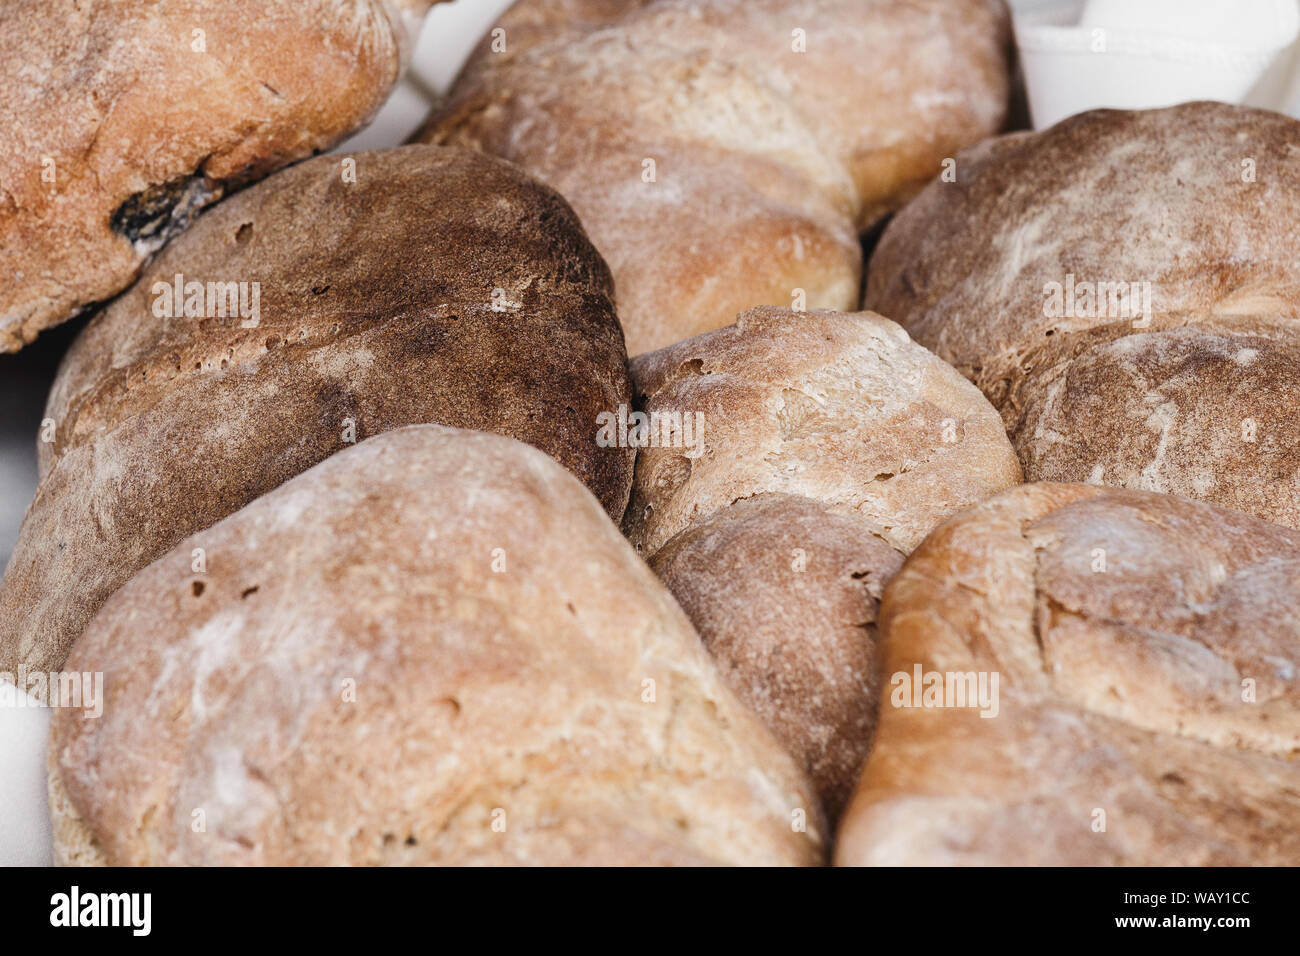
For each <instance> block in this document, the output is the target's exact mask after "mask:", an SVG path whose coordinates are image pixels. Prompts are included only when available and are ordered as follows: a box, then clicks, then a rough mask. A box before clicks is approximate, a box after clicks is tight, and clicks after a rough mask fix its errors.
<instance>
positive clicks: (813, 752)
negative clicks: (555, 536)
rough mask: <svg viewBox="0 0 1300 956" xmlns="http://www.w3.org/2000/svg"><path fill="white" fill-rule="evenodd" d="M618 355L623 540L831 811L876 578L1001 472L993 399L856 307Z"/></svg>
mask: <svg viewBox="0 0 1300 956" xmlns="http://www.w3.org/2000/svg"><path fill="white" fill-rule="evenodd" d="M632 368H633V377H634V380H635V384H636V390H637V401H638V407H639V408H640V409H642V414H644V415H645V416H646V420H645V421H644V422H641V423H639V424H640V425H641V426H642V427H644V428H645V429H646V430H647V432H648V436H649V441H648V447H643V448H641V449H640V452H639V454H638V458H637V469H636V479H635V482H634V486H633V496H632V503H631V504H630V505H629V509H628V519H627V523H626V530H627V531H628V534H629V537H630V538H631V539H632V541H633V542H634V543H635V544H636V545H637V546H638V547H639V548H640V549H641V550H642V551H643V553H645V554H647V555H648V556H650V560H651V565H652V567H653V568H654V569H655V571H656V572H657V573H658V574H659V575H660V577H662V578H663V580H664V581H665V582H666V583H667V584H668V586H669V588H671V589H672V591H673V594H674V595H675V596H676V597H677V599H678V601H680V602H681V605H682V607H683V609H684V610H685V611H686V613H687V614H688V615H689V616H690V618H691V621H692V622H693V623H694V624H695V626H696V628H697V629H698V630H699V632H700V635H701V637H702V638H703V639H704V643H705V645H706V646H707V647H708V648H709V650H710V651H711V652H712V653H713V655H714V657H715V658H716V659H717V660H718V662H719V664H720V666H721V667H722V671H723V676H724V677H725V678H726V680H727V682H728V683H729V684H730V685H731V687H732V689H734V690H735V691H736V693H737V694H738V695H739V696H740V697H741V699H742V700H744V701H745V702H746V703H748V704H750V706H752V707H753V708H754V710H755V711H756V712H757V713H758V714H759V715H760V716H762V717H763V719H764V720H765V721H766V722H767V724H768V726H769V727H771V728H772V730H773V732H774V733H775V734H776V735H777V737H778V738H779V739H780V740H781V741H782V742H783V743H784V744H786V746H787V747H789V748H790V751H791V753H793V754H795V756H797V757H798V758H799V760H800V762H801V763H802V765H803V766H804V768H805V769H806V770H807V771H808V773H809V774H810V775H811V776H812V778H813V779H814V781H815V782H816V784H817V788H818V792H819V794H820V796H821V798H822V801H823V804H824V806H825V808H826V811H827V813H828V814H829V815H830V816H831V817H832V819H833V818H834V817H835V816H837V815H838V813H839V812H840V810H841V809H842V808H843V806H844V803H845V801H846V799H847V798H848V795H849V791H850V790H851V789H852V787H853V782H854V781H855V780H856V779H857V773H858V770H859V768H860V766H861V763H862V760H863V758H864V757H865V756H866V754H867V751H868V750H869V748H870V746H871V735H872V730H873V727H874V724H875V712H876V707H877V693H876V681H875V670H876V665H877V663H878V661H877V654H876V646H875V645H876V627H875V622H876V609H877V606H878V603H879V600H880V595H881V589H882V587H883V586H884V583H885V581H887V580H888V579H889V577H890V575H892V574H893V573H894V571H895V570H897V568H898V566H899V564H900V562H901V561H902V556H903V555H904V554H906V553H907V552H908V551H909V550H910V549H911V548H912V547H914V546H915V545H916V543H917V542H918V541H920V540H921V538H923V537H924V536H925V535H926V534H927V533H928V532H929V531H930V529H931V528H933V527H934V526H935V525H937V524H938V523H939V522H941V521H942V520H943V519H944V518H946V517H948V516H949V515H951V514H952V513H954V512H955V511H958V510H960V509H961V508H965V507H967V506H969V505H972V504H974V503H975V502H978V501H980V500H982V499H984V498H985V497H987V496H988V495H991V494H993V493H995V492H997V491H1000V490H1002V489H1003V488H1005V487H1006V486H1008V485H1011V484H1015V483H1017V482H1018V481H1019V480H1020V469H1019V466H1018V465H1017V464H1016V460H1015V454H1014V453H1013V452H1012V450H1011V444H1010V443H1009V442H1008V441H1007V436H1006V434H1005V433H1004V432H1003V431H1002V424H1001V422H1000V421H999V420H998V415H997V412H995V411H994V410H993V408H992V406H990V405H989V403H988V401H987V400H986V399H985V398H984V397H983V396H982V395H980V393H979V390H978V389H976V388H975V387H974V386H973V385H971V384H970V383H969V382H967V381H966V380H965V379H963V378H962V377H961V376H960V375H958V374H957V372H956V371H955V370H953V369H952V368H950V367H949V366H947V365H945V364H944V363H943V362H941V361H939V360H938V359H937V358H935V357H934V356H933V355H931V354H930V353H929V352H927V351H926V350H925V349H923V348H921V347H920V346H919V345H916V344H915V343H914V342H912V341H911V340H910V339H908V337H907V335H906V333H904V332H903V331H902V329H900V328H899V327H898V326H897V325H895V324H894V323H892V322H889V321H888V320H886V319H882V318H881V317H880V316H878V315H873V314H871V313H857V314H841V313H833V312H807V313H800V312H792V311H789V310H785V309H770V308H769V309H754V310H751V311H749V312H746V313H745V314H743V315H742V316H740V318H739V319H738V320H737V322H736V324H735V325H732V326H728V327H727V328H725V329H718V330H716V331H713V332H707V333H704V334H703V335H699V336H696V337H695V338H693V339H689V340H687V341H686V342H682V343H679V344H678V345H675V346H672V347H670V348H667V349H662V350H660V351H658V352H653V353H651V354H649V355H643V356H640V357H639V358H637V359H635V360H634V361H633V363H632ZM679 439H680V440H679Z"/></svg>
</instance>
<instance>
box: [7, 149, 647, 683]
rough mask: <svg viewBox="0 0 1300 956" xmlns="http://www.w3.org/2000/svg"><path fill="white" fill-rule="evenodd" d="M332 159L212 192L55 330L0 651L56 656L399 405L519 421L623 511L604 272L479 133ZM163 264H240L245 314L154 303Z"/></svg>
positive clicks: (213, 267) (615, 344)
mask: <svg viewBox="0 0 1300 956" xmlns="http://www.w3.org/2000/svg"><path fill="white" fill-rule="evenodd" d="M352 159H354V160H355V164H356V169H355V171H356V177H355V178H356V181H355V182H350V181H347V180H346V179H345V178H344V176H343V172H344V171H343V168H342V166H341V160H340V159H339V158H336V157H330V158H327V157H321V158H319V159H315V160H312V161H309V162H307V163H303V164H300V165H298V166H295V167H293V168H292V169H289V170H285V171H283V172H281V173H278V174H277V175H276V176H274V177H272V178H271V179H269V180H267V181H266V182H264V183H262V184H259V185H258V186H256V187H254V188H252V189H250V190H247V191H245V192H243V193H240V194H239V195H237V196H235V197H232V198H231V199H229V200H228V201H226V202H224V203H222V204H221V205H219V206H218V207H216V208H215V209H214V210H212V211H211V212H209V213H207V214H206V215H205V216H204V217H203V218H202V219H201V220H200V221H199V222H198V223H197V224H196V225H195V226H194V228H193V229H191V230H190V231H189V232H187V233H186V234H185V235H184V236H182V237H181V238H180V239H179V240H177V242H175V243H173V244H172V245H171V246H170V247H169V248H168V249H167V250H166V251H165V252H164V253H163V254H162V255H161V256H160V257H159V258H158V259H157V260H156V262H155V263H154V264H153V266H152V267H151V268H150V270H149V271H148V273H147V274H146V275H145V276H144V278H143V279H142V280H141V281H140V282H139V283H138V284H137V285H136V286H135V287H134V288H133V289H131V290H130V291H128V292H127V293H125V294H124V295H123V296H122V297H121V298H119V299H118V300H117V301H116V302H114V303H113V305H111V306H110V307H109V308H108V309H106V310H105V311H104V312H103V313H102V314H101V315H99V316H98V317H97V318H96V319H95V320H94V321H93V322H92V323H91V324H90V325H89V326H88V327H87V329H86V330H85V331H84V332H83V334H82V335H81V336H80V337H79V339H78V340H77V342H76V343H75V344H74V345H73V347H72V349H71V351H70V353H69V354H68V356H67V358H66V359H65V362H64V366H63V368H62V370H61V372H60V375H59V378H58V381H57V382H56V383H55V386H54V390H53V392H52V394H51V397H50V401H49V405H48V412H47V414H48V415H49V417H50V418H52V419H54V421H55V422H56V423H57V441H56V442H55V443H54V444H53V445H52V446H51V447H50V448H47V449H46V450H45V451H44V457H43V461H42V471H43V478H42V481H41V485H40V487H39V489H38V491H37V495H36V499H35V501H34V503H33V505H32V507H31V510H30V511H29V513H28V515H27V519H26V521H25V522H24V525H23V528H22V531H21V533H20V536H19V540H18V543H17V546H16V548H15V551H14V555H13V558H12V560H11V563H10V565H9V568H8V570H7V572H6V575H5V579H4V582H3V585H0V609H3V615H0V618H2V619H0V662H3V664H5V665H8V666H0V670H13V667H14V666H16V665H17V664H18V663H20V662H24V663H27V664H28V665H29V666H30V667H33V668H40V669H49V668H52V667H57V666H58V665H59V664H60V663H61V662H62V660H63V658H64V657H65V656H66V653H67V650H68V648H69V646H70V645H71V642H72V641H73V640H75V638H76V636H77V634H78V633H79V632H80V630H81V628H82V627H83V626H84V625H85V623H86V621H88V620H89V618H90V616H91V615H92V614H93V613H94V611H95V610H96V608H98V606H99V605H100V604H101V603H102V602H103V600H104V599H105V598H106V597H107V596H108V595H109V594H110V593H111V592H112V591H113V590H114V589H115V588H117V587H118V586H119V585H121V584H122V583H123V582H124V581H125V580H126V579H127V578H128V577H129V576H130V575H131V574H132V573H134V572H135V571H136V570H138V569H139V568H141V567H143V566H144V565H146V564H148V563H149V562H150V561H152V560H154V559H155V558H157V557H158V556H159V555H161V554H163V553H164V552H166V551H167V550H168V549H169V548H171V547H172V546H173V545H174V544H175V543H176V542H177V541H179V540H180V539H181V538H183V537H185V536H186V535H188V534H191V533H193V532H195V531H197V530H199V529H201V528H205V527H207V526H208V525H210V524H212V523H213V522H215V521H217V520H218V519H220V518H222V517H224V516H226V515H228V514H230V513H231V512H233V511H235V510H237V509H239V508H240V507H242V506H243V505H245V504H247V503H248V502H249V501H252V500H253V499H254V498H256V497H257V496H258V495H261V494H263V493H265V492H267V491H269V490H270V489H272V488H274V487H276V486H277V485H279V484H281V483H282V482H283V481H285V480H286V479H288V478H290V477H292V476H294V475H296V474H298V473H300V472H302V471H303V470H305V469H306V468H308V467H310V466H311V465H313V464H315V463H316V462H318V461H320V460H321V459H322V458H324V457H326V456H327V455H330V454H332V453H333V452H335V451H337V450H339V449H341V448H344V447H347V445H348V444H349V443H350V441H357V440H361V439H364V438H366V437H368V436H370V435H373V434H376V433H378V432H380V431H384V430H387V429H389V428H394V427H397V426H400V425H406V424H412V423H419V422H430V421H433V422H441V423H446V424H452V425H456V426H463V427H471V428H480V429H484V430H488V431H494V432H498V433H502V434H507V435H510V436H512V437H516V438H519V439H521V440H523V441H527V442H529V443H531V444H534V445H536V446H537V447H539V448H541V449H542V450H543V451H546V452H547V453H548V454H551V455H553V456H554V457H555V458H556V459H557V460H559V461H560V463H561V464H563V465H565V466H566V467H568V468H570V469H571V470H573V471H574V472H575V473H576V474H577V475H578V476H579V477H580V478H582V479H583V480H584V481H585V482H586V483H587V484H588V485H589V486H590V487H591V488H592V489H593V491H594V492H595V493H596V494H597V496H598V497H599V498H600V500H601V501H602V503H603V504H604V505H605V507H606V508H607V509H608V510H609V512H610V513H611V515H613V516H614V517H615V518H617V517H619V516H621V515H622V513H623V508H624V505H625V503H626V501H627V496H628V489H629V486H630V483H631V474H632V460H633V456H634V452H633V450H632V449H628V448H600V447H597V444H596V418H597V415H598V414H599V413H600V412H601V411H603V410H606V409H610V408H615V407H617V406H618V405H619V404H620V403H625V402H627V401H628V400H629V398H630V394H631V388H630V380H629V377H628V373H627V370H626V364H625V363H626V358H625V354H624V351H623V344H622V336H621V333H620V330H619V328H618V322H617V319H616V317H615V315H614V309H613V303H612V286H611V283H610V278H609V273H608V270H607V269H606V268H605V266H604V263H603V262H602V261H601V260H600V257H599V256H598V255H597V254H596V252H595V250H593V249H592V247H591V245H590V243H589V242H588V241H587V239H586V237H585V235H584V234H583V232H582V229H581V226H580V225H579V224H578V222H577V219H576V218H575V217H574V215H573V212H572V210H571V209H569V207H568V206H567V204H566V203H565V202H564V200H562V199H561V198H560V197H559V196H557V195H556V194H555V193H554V192H552V191H551V190H549V189H547V188H545V187H544V186H542V185H541V184H539V183H537V182H536V181H535V180H532V179H531V178H529V177H528V176H526V175H525V174H524V173H523V172H521V171H520V170H518V169H516V168H514V167H512V166H509V165H508V164H506V163H503V162H501V161H500V160H497V159H494V158H492V157H488V156H484V155H482V154H480V153H474V152H469V151H465V150H450V149H443V148H440V147H431V146H408V147H402V148H401V149H397V150H386V151H382V152H378V153H368V154H361V155H358V156H356V157H352ZM175 274H181V275H182V276H183V277H184V278H185V279H186V281H189V280H197V281H207V282H210V281H222V282H226V281H246V282H250V283H251V282H258V283H259V284H260V290H261V291H260V313H261V315H260V322H259V324H258V325H257V326H256V327H255V328H244V327H242V326H243V320H241V318H240V317H238V316H236V317H233V318H232V317H226V318H219V317H183V316H182V317H177V318H160V317H157V316H156V315H154V314H153V308H154V305H155V302H157V301H159V293H157V292H155V291H154V283H155V281H157V282H161V283H163V284H164V285H168V284H172V283H173V282H174V278H173V277H174V275H175ZM250 288H251V287H250ZM498 291H499V293H500V294H497V293H498ZM494 305H495V306H496V307H497V308H500V309H501V310H502V311H494Z"/></svg>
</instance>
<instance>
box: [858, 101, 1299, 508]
mask: <svg viewBox="0 0 1300 956" xmlns="http://www.w3.org/2000/svg"><path fill="white" fill-rule="evenodd" d="M1297 139H1300V123H1298V122H1296V121H1295V120H1294V119H1291V118H1289V117H1286V116H1282V115H1280V114H1277V113H1271V112H1267V111H1263V110H1255V109H1250V108H1247V107H1242V106H1230V105H1227V104H1223V103H1187V104H1184V105H1182V106H1175V107H1171V108H1169V109H1162V110H1150V111H1140V112H1123V111H1112V110H1099V111H1095V112H1090V113H1085V114H1082V115H1079V116H1074V117H1071V118H1070V119H1067V120H1064V121H1062V122H1061V123H1059V124H1058V125H1056V126H1054V127H1052V128H1051V129H1049V130H1045V131H1043V132H1039V133H1017V134H1013V135H1011V136H1007V137H1003V138H1001V139H996V140H992V141H990V142H987V143H984V144H981V145H979V146H977V147H974V148H973V149H971V150H969V151H968V152H965V153H963V154H962V155H961V156H960V157H959V159H958V162H957V168H956V182H943V181H935V182H933V183H932V184H931V185H930V186H929V187H927V189H926V190H925V191H924V192H923V193H922V194H921V195H920V196H919V197H918V198H917V199H916V201H915V202H913V203H912V204H911V205H909V206H908V207H907V208H906V209H904V210H903V211H902V212H900V213H899V214H898V216H896V217H895V218H894V220H893V221H892V222H891V223H890V225H889V226H888V228H887V229H886V230H885V233H884V236H883V237H882V239H881V241H880V244H879V245H878V247H877V249H876V252H875V254H874V256H873V258H872V260H871V268H870V270H869V272H870V274H869V277H868V283H867V304H868V307H869V308H872V309H875V310H877V311H879V312H881V313H883V314H884V315H888V316H889V317H890V318H892V319H894V320H895V321H897V322H899V323H900V324H901V325H902V326H903V327H904V328H906V329H907V330H908V331H909V332H910V333H911V334H912V335H913V336H914V337H915V338H916V340H917V341H918V342H920V343H921V344H923V345H925V346H927V347H928V348H931V349H933V350H934V351H935V352H936V353H937V354H938V355H939V356H940V357H942V358H944V359H946V360H948V361H950V362H952V363H953V364H954V365H955V366H956V367H957V368H958V369H959V370H960V371H961V372H962V373H963V374H965V375H967V376H969V377H970V378H971V379H972V380H973V381H974V382H975V383H976V384H978V385H979V386H980V388H981V389H983V390H984V393H985V394H986V395H988V397H989V399H990V400H991V401H992V402H993V404H994V405H996V406H997V407H998V408H999V410H1000V411H1001V412H1002V415H1003V417H1004V419H1005V421H1006V425H1007V430H1008V432H1009V433H1010V435H1011V438H1012V441H1013V443H1014V444H1015V446H1016V450H1017V452H1018V454H1019V455H1020V459H1021V463H1022V465H1023V466H1024V469H1025V475H1026V477H1027V478H1028V479H1030V480H1036V479H1043V480H1052V481H1087V482H1090V483H1095V484H1105V485H1113V486H1122V487H1129V488H1140V489H1145V490H1148V491H1162V492H1166V493H1170V494H1178V495H1184V496H1187V497H1192V498H1197V499H1201V500H1204V501H1208V502H1211V503H1214V504H1218V505H1224V506H1227V507H1231V508H1237V509H1240V510H1243V511H1247V512H1249V513H1251V514H1254V515H1257V516H1259V517H1262V518H1267V519H1268V520H1270V521H1276V522H1279V523H1281V524H1285V525H1288V526H1291V527H1300V477H1298V476H1300V432H1297V431H1296V429H1295V428H1294V427H1293V421H1292V420H1293V417H1294V409H1295V408H1296V405H1297V402H1298V401H1300V326H1297V324H1296V316H1297V315H1298V314H1300V277H1298V274H1297V271H1296V268H1295V263H1296V258H1297V254H1298V253H1300V233H1298V232H1297V227H1296V222H1297V221H1298V220H1300V154H1297V153H1296V151H1295V150H1294V149H1293V148H1292V144H1294V143H1295V142H1296V141H1297ZM1148 306H1149V308H1148ZM1126 307H1127V308H1126Z"/></svg>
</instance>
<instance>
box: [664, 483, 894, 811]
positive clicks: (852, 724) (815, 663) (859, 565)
mask: <svg viewBox="0 0 1300 956" xmlns="http://www.w3.org/2000/svg"><path fill="white" fill-rule="evenodd" d="M902 560H903V558H902V555H900V554H899V553H898V552H897V551H895V550H894V549H893V548H891V547H890V546H889V545H888V544H886V543H885V542H884V541H882V540H881V539H880V538H878V537H876V536H875V535H874V534H872V533H871V528H870V525H869V523H868V522H866V521H864V520H863V519H861V518H859V517H858V516H857V515H855V514H851V513H849V514H845V513H842V512H839V511H837V510H835V509H834V508H833V507H831V506H829V505H826V504H823V503H822V502H820V501H813V500H811V499H809V498H801V497H798V496H789V495H756V496H755V497H753V498H742V499H741V500H739V501H737V502H736V503H735V504H734V505H732V506H731V507H729V508H724V509H723V510H722V511H721V512H719V513H718V514H716V515H714V516H713V517H712V518H711V519H709V520H708V521H705V522H704V523H703V524H701V525H699V526H698V527H692V528H691V529H689V530H687V531H683V532H682V533H681V534H679V535H677V536H676V537H675V538H673V539H672V540H671V541H669V542H668V543H667V544H666V545H664V546H663V547H662V548H660V549H659V551H658V552H657V553H656V554H655V556H654V558H653V559H652V560H651V567H653V568H654V570H655V573H656V574H658V575H659V577H660V578H661V579H662V580H663V582H664V583H665V584H666V585H668V588H669V590H670V591H672V592H673V595H674V596H675V597H676V598H677V601H678V603H679V604H681V606H682V608H683V610H685V611H686V613H687V615H688V616H689V617H690V619H691V620H692V621H693V622H695V624H696V626H697V628H698V629H699V631H700V635H701V637H702V638H703V639H704V644H705V646H706V647H707V648H708V649H709V653H711V654H712V655H713V659H714V660H715V661H717V662H718V666H719V667H720V668H721V669H722V676H723V679H724V680H725V681H726V682H727V684H728V685H729V686H730V687H731V688H732V689H733V690H734V691H735V692H736V693H737V695H738V696H739V697H740V699H741V700H743V701H745V703H747V704H748V705H749V706H750V707H751V708H752V709H753V710H754V711H755V712H756V713H757V714H758V715H759V716H760V717H762V718H763V721H764V723H766V724H767V726H768V727H770V728H771V729H772V731H773V733H775V734H776V736H777V739H778V740H780V741H781V742H782V743H784V744H785V745H786V747H787V748H788V749H789V750H790V752H791V753H792V754H794V755H795V756H796V757H797V758H798V759H799V761H800V763H801V764H802V765H803V767H804V769H805V770H807V771H808V775H809V776H810V777H811V778H812V780H813V782H814V783H815V784H816V786H817V792H818V794H819V796H820V797H821V799H822V805H823V807H824V809H825V810H826V813H827V815H828V816H829V817H830V818H831V820H832V821H833V820H834V819H835V818H836V817H837V816H838V815H839V813H840V811H841V810H842V809H843V807H844V804H845V803H846V802H847V801H848V798H849V793H850V792H851V791H852V789H853V784H854V782H855V781H856V780H857V778H858V771H859V770H860V769H861V767H862V761H863V760H864V759H865V758H866V756H867V753H868V751H869V750H870V747H871V737H872V733H873V731H874V728H875V724H876V710H877V681H876V666H877V663H878V662H877V660H876V649H875V627H876V612H877V608H878V606H879V603H880V595H881V592H882V590H883V589H884V583H885V581H886V580H888V579H889V576H890V575H892V574H893V573H894V572H895V571H896V570H897V569H898V566H899V565H900V564H901V563H902Z"/></svg>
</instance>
